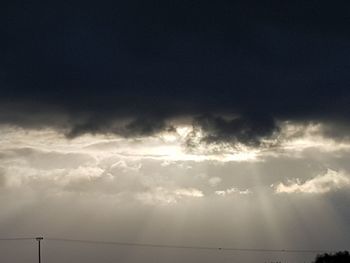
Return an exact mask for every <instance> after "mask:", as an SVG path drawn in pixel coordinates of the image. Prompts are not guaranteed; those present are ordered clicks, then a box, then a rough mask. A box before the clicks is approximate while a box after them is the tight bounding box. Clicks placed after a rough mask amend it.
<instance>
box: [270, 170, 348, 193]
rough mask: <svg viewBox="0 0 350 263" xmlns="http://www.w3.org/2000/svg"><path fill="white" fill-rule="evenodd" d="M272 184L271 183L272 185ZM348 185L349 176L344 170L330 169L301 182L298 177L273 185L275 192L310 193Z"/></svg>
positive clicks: (332, 189) (328, 190)
mask: <svg viewBox="0 0 350 263" xmlns="http://www.w3.org/2000/svg"><path fill="white" fill-rule="evenodd" d="M272 186H273V185H272ZM348 186H350V178H349V176H348V175H347V174H345V173H344V172H336V171H333V170H331V169H328V171H327V172H326V173H325V174H323V175H318V176H316V177H315V178H312V179H310V180H307V181H305V182H301V180H300V179H299V178H297V179H295V180H289V181H288V183H287V184H284V183H279V184H278V185H277V186H276V187H275V192H276V193H288V194H290V193H312V194H322V193H327V192H330V191H334V190H337V189H341V188H344V187H348Z"/></svg>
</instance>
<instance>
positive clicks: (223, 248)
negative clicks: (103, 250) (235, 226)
mask: <svg viewBox="0 0 350 263" xmlns="http://www.w3.org/2000/svg"><path fill="white" fill-rule="evenodd" d="M45 239H46V240H51V241H59V242H72V243H85V244H96V245H115V246H129V247H150V248H169V249H192V250H216V251H246V252H278V253H313V254H314V253H326V252H328V253H329V252H336V251H335V250H311V249H307V250H305V249H265V248H235V247H211V246H182V245H163V244H152V243H127V242H114V241H99V240H84V239H68V238H45Z"/></svg>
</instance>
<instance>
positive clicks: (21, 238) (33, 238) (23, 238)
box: [0, 237, 35, 241]
mask: <svg viewBox="0 0 350 263" xmlns="http://www.w3.org/2000/svg"><path fill="white" fill-rule="evenodd" d="M18 240H35V237H14V238H0V241H18Z"/></svg>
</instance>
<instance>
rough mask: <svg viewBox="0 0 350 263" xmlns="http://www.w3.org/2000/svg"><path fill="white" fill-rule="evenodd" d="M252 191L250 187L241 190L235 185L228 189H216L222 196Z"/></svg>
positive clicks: (246, 193)
mask: <svg viewBox="0 0 350 263" xmlns="http://www.w3.org/2000/svg"><path fill="white" fill-rule="evenodd" d="M251 193H252V192H251V191H250V190H249V189H245V190H240V189H237V188H235V187H232V188H229V189H226V190H220V191H215V194H216V195H220V196H226V195H232V194H240V195H248V194H251Z"/></svg>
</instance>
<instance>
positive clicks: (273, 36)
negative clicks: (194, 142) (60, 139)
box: [0, 0, 350, 145]
mask: <svg viewBox="0 0 350 263" xmlns="http://www.w3.org/2000/svg"><path fill="white" fill-rule="evenodd" d="M348 7H349V5H348V3H342V4H340V3H336V4H332V5H330V3H329V2H328V1H313V2H310V3H307V4H306V3H305V4H297V3H295V2H293V1H288V2H283V3H282V2H280V1H272V2H269V3H261V2H260V1H253V2H251V1H248V2H246V1H219V2H217V3H212V2H209V1H146V2H145V1H138V0H136V1H124V2H122V1H107V2H105V3H104V4H98V5H96V4H95V3H94V2H90V1H84V2H81V1H77V2H74V3H69V4H67V3H64V2H62V1H55V2H54V3H51V4H50V5H42V4H39V3H26V4H21V3H17V2H16V1H7V2H5V3H4V4H3V8H1V31H2V32H3V33H2V39H3V41H1V44H0V52H1V62H0V86H1V104H0V107H1V114H0V122H1V123H3V124H14V125H18V126H21V127H30V128H42V127H52V128H55V129H57V130H60V131H61V132H63V133H64V134H66V135H67V136H69V137H76V136H79V135H82V134H85V133H93V134H96V133H100V134H106V133H115V134H119V135H122V136H125V137H137V136H149V135H152V134H156V133H158V132H161V131H164V130H169V129H172V121H174V120H175V122H177V123H179V122H183V121H184V119H186V120H187V122H188V121H190V122H191V123H192V124H193V125H194V126H196V127H199V128H201V129H203V130H205V132H206V133H207V136H206V137H205V138H204V140H205V141H207V142H209V143H213V142H221V141H224V142H227V141H229V142H234V143H236V142H240V143H244V144H247V145H259V144H261V142H262V141H263V140H265V139H268V138H270V137H271V136H274V135H275V134H276V133H278V132H279V125H278V123H279V122H281V121H282V122H284V121H297V122H304V123H323V124H325V125H326V126H327V129H326V130H325V134H327V135H329V136H331V137H337V138H339V139H344V138H348V132H349V110H348V109H349V107H348V104H349V97H350V94H349V89H348V85H349V81H350V79H349V74H348V68H349V55H350V54H349V50H350V49H349V44H348V43H349V28H350V27H349V24H348V23H349V20H348V19H347V18H348V12H347V10H348Z"/></svg>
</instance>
